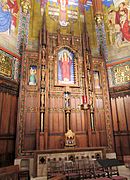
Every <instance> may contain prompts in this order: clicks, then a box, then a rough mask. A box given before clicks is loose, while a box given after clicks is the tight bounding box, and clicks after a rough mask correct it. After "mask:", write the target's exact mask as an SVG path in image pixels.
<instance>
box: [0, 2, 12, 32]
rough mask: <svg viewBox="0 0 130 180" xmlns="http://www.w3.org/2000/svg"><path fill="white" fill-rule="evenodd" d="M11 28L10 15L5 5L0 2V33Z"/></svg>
mask: <svg viewBox="0 0 130 180" xmlns="http://www.w3.org/2000/svg"><path fill="white" fill-rule="evenodd" d="M10 27H11V13H10V11H9V10H8V6H7V3H6V2H4V1H1V2H0V32H5V31H7V30H9V29H10Z"/></svg>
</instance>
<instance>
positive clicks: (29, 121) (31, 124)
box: [25, 112, 37, 134]
mask: <svg viewBox="0 0 130 180" xmlns="http://www.w3.org/2000/svg"><path fill="white" fill-rule="evenodd" d="M36 118H37V113H34V112H33V113H32V112H28V113H26V116H25V134H29V133H32V132H33V133H35V130H36Z"/></svg>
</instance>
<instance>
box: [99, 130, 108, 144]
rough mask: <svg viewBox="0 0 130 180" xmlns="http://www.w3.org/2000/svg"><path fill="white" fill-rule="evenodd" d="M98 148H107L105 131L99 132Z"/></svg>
mask: <svg viewBox="0 0 130 180" xmlns="http://www.w3.org/2000/svg"><path fill="white" fill-rule="evenodd" d="M99 140H100V146H107V134H106V131H100V132H99Z"/></svg>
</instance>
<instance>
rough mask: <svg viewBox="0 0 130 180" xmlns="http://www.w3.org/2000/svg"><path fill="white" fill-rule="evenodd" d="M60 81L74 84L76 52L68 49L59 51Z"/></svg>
mask: <svg viewBox="0 0 130 180" xmlns="http://www.w3.org/2000/svg"><path fill="white" fill-rule="evenodd" d="M58 83H61V84H74V54H73V53H72V52H71V51H69V50H68V49H61V50H60V51H59V52H58Z"/></svg>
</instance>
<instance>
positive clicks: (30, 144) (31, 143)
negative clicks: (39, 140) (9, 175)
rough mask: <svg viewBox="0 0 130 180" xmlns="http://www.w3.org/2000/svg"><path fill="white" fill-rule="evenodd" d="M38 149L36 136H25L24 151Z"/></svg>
mask: <svg viewBox="0 0 130 180" xmlns="http://www.w3.org/2000/svg"><path fill="white" fill-rule="evenodd" d="M35 149H36V137H35V134H30V135H25V136H24V150H35Z"/></svg>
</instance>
